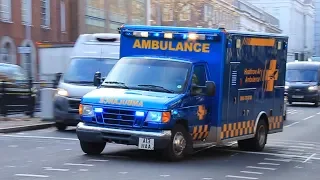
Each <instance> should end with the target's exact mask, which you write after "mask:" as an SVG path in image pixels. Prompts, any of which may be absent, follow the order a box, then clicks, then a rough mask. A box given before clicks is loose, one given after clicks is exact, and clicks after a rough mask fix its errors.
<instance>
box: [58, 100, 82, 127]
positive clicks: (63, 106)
mask: <svg viewBox="0 0 320 180" xmlns="http://www.w3.org/2000/svg"><path fill="white" fill-rule="evenodd" d="M78 104H80V99H79V98H68V97H62V96H56V97H55V100H54V118H55V121H56V122H59V123H63V124H66V125H68V126H76V125H77V124H78V123H79V122H80V116H79V113H78V107H79V105H78Z"/></svg>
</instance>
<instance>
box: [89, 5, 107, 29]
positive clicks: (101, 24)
mask: <svg viewBox="0 0 320 180" xmlns="http://www.w3.org/2000/svg"><path fill="white" fill-rule="evenodd" d="M104 3H105V1H104V0H87V1H86V21H85V23H86V26H87V33H103V32H105V31H106V17H105V14H106V12H105V8H104V7H105V4H104Z"/></svg>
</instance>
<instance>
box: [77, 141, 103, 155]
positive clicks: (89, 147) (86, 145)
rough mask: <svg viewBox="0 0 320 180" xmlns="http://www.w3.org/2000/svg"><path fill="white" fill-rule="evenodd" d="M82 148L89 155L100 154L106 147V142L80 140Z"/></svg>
mask: <svg viewBox="0 0 320 180" xmlns="http://www.w3.org/2000/svg"><path fill="white" fill-rule="evenodd" d="M80 146H81V149H82V151H83V152H84V153H86V154H88V155H99V154H101V153H102V151H103V150H104V148H105V147H106V143H105V142H104V143H93V142H85V141H80Z"/></svg>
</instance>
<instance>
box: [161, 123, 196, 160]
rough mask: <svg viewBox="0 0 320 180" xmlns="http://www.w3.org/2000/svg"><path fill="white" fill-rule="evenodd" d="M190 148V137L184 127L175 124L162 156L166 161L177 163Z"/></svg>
mask: <svg viewBox="0 0 320 180" xmlns="http://www.w3.org/2000/svg"><path fill="white" fill-rule="evenodd" d="M191 147H192V140H191V136H190V135H189V134H188V132H187V130H186V128H185V127H183V126H182V125H180V124H177V125H176V126H175V127H174V128H173V129H172V136H171V141H170V142H169V144H168V146H167V148H166V149H164V150H163V152H162V155H163V156H164V158H165V159H166V160H168V161H179V160H182V159H183V158H184V157H185V156H186V155H187V154H188V150H190V149H191Z"/></svg>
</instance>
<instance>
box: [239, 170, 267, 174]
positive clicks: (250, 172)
mask: <svg viewBox="0 0 320 180" xmlns="http://www.w3.org/2000/svg"><path fill="white" fill-rule="evenodd" d="M240 172H242V173H247V174H263V173H262V172H254V171H240Z"/></svg>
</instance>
